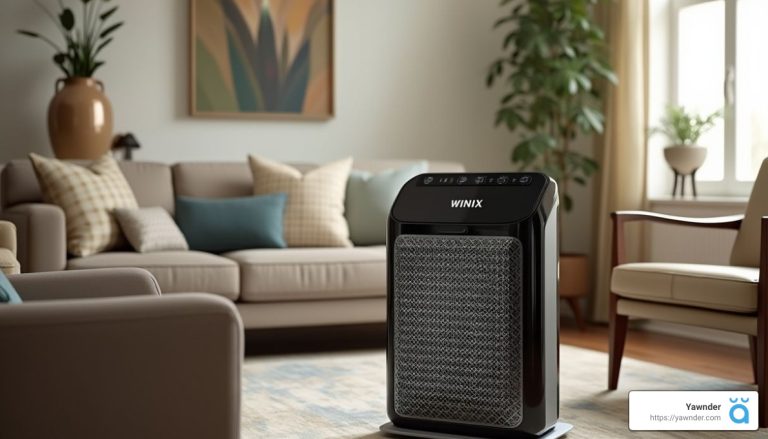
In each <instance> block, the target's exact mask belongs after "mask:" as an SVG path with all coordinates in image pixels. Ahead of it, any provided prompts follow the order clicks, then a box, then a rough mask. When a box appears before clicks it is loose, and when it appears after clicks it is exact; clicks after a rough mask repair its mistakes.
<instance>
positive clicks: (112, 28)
mask: <svg viewBox="0 0 768 439" xmlns="http://www.w3.org/2000/svg"><path fill="white" fill-rule="evenodd" d="M122 25H123V22H122V21H121V22H119V23H115V24H113V25H112V26H109V27H108V28H106V29H104V30H103V31H101V33H100V34H99V38H105V37H107V36H108V35H109V34H111V33H112V32H114V31H116V30H118V29H120V27H121V26H122Z"/></svg>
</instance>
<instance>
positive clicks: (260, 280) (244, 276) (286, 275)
mask: <svg viewBox="0 0 768 439" xmlns="http://www.w3.org/2000/svg"><path fill="white" fill-rule="evenodd" d="M223 256H224V257H227V258H230V259H232V260H234V261H237V263H239V264H240V279H241V295H240V300H241V301H243V302H272V301H285V300H318V299H337V298H355V297H384V296H386V295H387V291H386V248H385V247H384V246H376V247H354V248H287V249H281V250H273V249H261V250H243V251H237V252H231V253H226V254H224V255H223Z"/></svg>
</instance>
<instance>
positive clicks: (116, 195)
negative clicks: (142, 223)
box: [29, 153, 138, 256]
mask: <svg viewBox="0 0 768 439" xmlns="http://www.w3.org/2000/svg"><path fill="white" fill-rule="evenodd" d="M29 159H30V161H31V162H32V165H33V167H34V168H35V173H36V174H37V179H38V182H39V183H40V187H41V188H42V191H43V198H44V199H45V201H47V202H49V203H53V204H56V205H57V206H59V207H61V209H62V210H63V211H64V216H65V217H66V227H67V251H68V252H69V253H71V254H73V255H75V256H89V255H92V254H95V253H99V252H102V251H105V250H111V249H114V248H116V247H118V246H119V245H120V244H122V243H124V242H125V241H124V239H123V235H122V233H121V232H120V226H119V225H118V224H117V221H116V220H115V217H114V215H113V214H112V211H113V210H114V209H116V208H121V207H125V208H136V207H138V204H137V202H136V197H135V196H134V195H133V190H132V189H131V187H130V185H129V184H128V182H127V181H126V180H125V176H123V172H122V171H121V170H120V168H119V167H118V165H117V161H116V160H115V159H114V158H112V157H111V156H109V155H105V156H103V157H101V158H100V159H98V160H95V161H94V162H93V163H91V164H90V165H88V166H80V165H77V164H73V163H68V162H64V161H61V160H56V159H49V158H45V157H43V156H40V155H37V154H34V153H33V154H30V155H29Z"/></svg>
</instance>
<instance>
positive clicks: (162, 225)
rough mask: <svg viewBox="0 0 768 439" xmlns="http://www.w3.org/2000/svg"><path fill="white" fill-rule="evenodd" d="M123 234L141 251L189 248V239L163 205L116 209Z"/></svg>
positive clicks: (116, 216) (135, 248)
mask: <svg viewBox="0 0 768 439" xmlns="http://www.w3.org/2000/svg"><path fill="white" fill-rule="evenodd" d="M114 213H115V218H117V222H118V223H119V224H120V228H121V229H122V230H123V234H124V235H125V237H126V238H127V239H128V242H130V243H131V246H133V249H134V250H136V251H137V252H139V253H152V252H161V251H172V250H189V245H187V240H186V239H184V235H183V234H182V233H181V230H179V227H178V226H177V225H176V223H175V222H174V221H173V218H171V215H170V214H169V213H168V211H166V210H165V209H163V208H162V207H142V208H139V209H115V212H114Z"/></svg>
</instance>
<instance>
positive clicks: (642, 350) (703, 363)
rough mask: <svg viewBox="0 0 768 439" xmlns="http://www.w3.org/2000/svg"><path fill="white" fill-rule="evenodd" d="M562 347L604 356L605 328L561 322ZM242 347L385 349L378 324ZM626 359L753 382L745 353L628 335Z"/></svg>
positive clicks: (282, 332) (272, 350)
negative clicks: (584, 328)
mask: <svg viewBox="0 0 768 439" xmlns="http://www.w3.org/2000/svg"><path fill="white" fill-rule="evenodd" d="M560 342H561V343H564V344H567V345H571V346H577V347H581V348H585V349H592V350H596V351H602V352H607V350H608V327H607V326H600V325H590V326H588V328H587V330H586V331H585V332H581V331H579V330H578V329H577V328H576V324H575V323H574V322H573V321H571V320H569V319H566V318H564V319H563V320H562V322H561V327H560ZM245 345H246V354H247V355H249V356H262V355H276V354H292V353H310V352H335V351H349V350H356V349H382V348H384V347H385V346H386V327H385V326H384V325H381V324H379V325H360V326H355V327H328V328H311V329H278V330H260V331H248V332H247V333H246V343H245ZM624 355H625V356H627V357H631V358H636V359H639V360H644V361H649V362H652V363H657V364H663V365H665V366H670V367H674V368H678V369H684V370H690V371H692V372H698V373H702V374H706V375H712V376H717V377H720V378H726V379H732V380H736V381H742V382H747V383H751V382H752V381H753V380H752V369H751V366H750V360H749V350H748V349H746V348H743V349H742V348H737V347H731V346H723V345H718V344H714V343H706V342H702V341H695V340H689V339H685V338H680V337H674V336H669V335H663V334H654V333H649V332H642V331H637V330H630V333H629V335H628V337H627V345H626V347H625V351H624ZM606 361H607V359H606Z"/></svg>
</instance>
